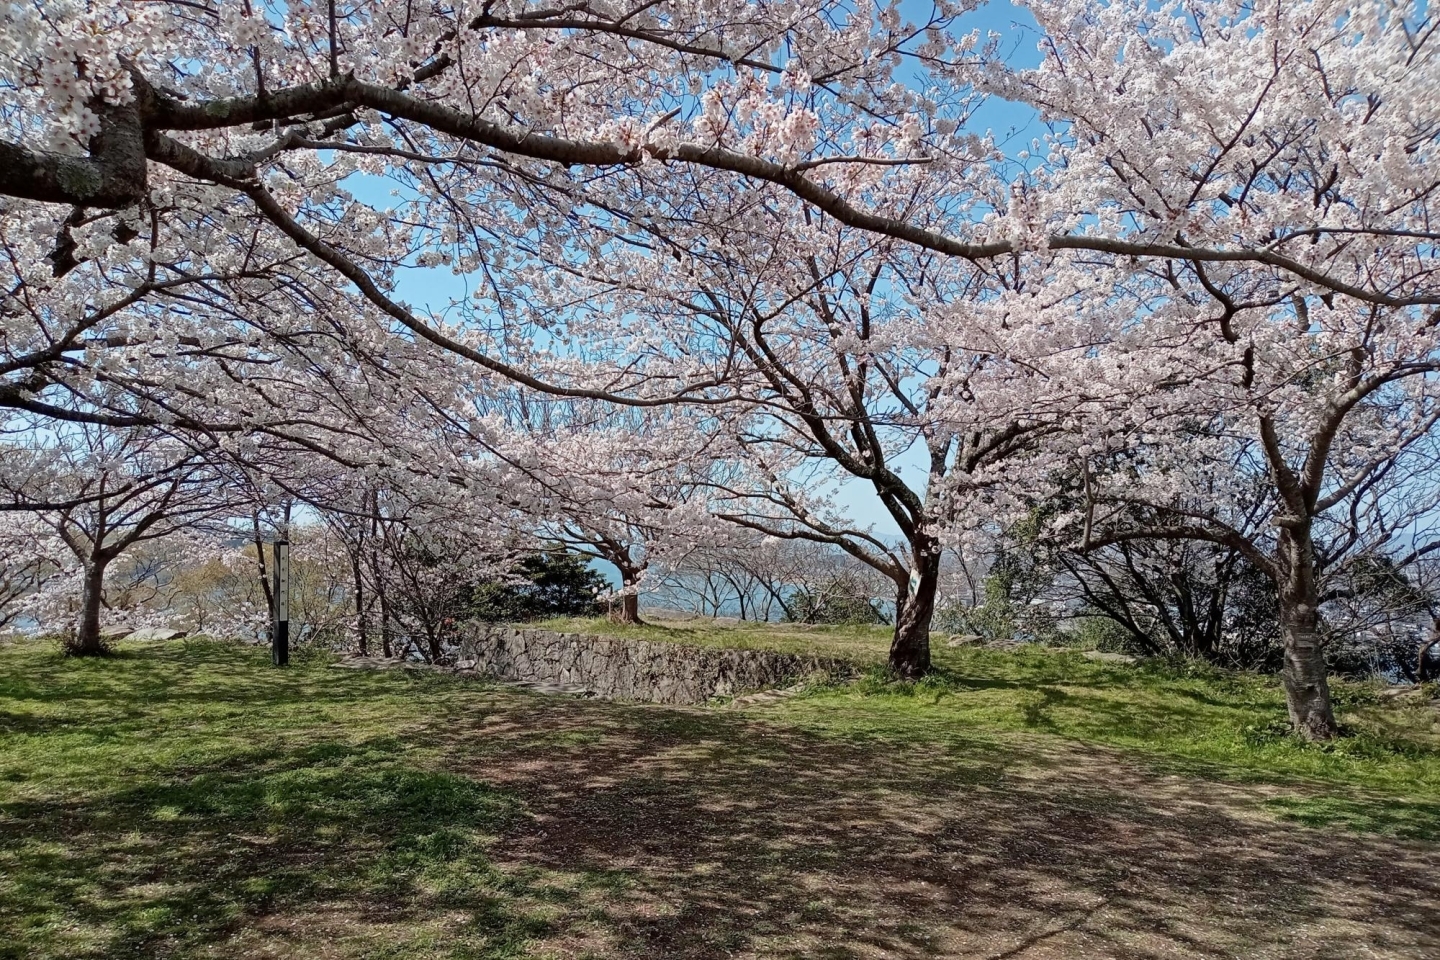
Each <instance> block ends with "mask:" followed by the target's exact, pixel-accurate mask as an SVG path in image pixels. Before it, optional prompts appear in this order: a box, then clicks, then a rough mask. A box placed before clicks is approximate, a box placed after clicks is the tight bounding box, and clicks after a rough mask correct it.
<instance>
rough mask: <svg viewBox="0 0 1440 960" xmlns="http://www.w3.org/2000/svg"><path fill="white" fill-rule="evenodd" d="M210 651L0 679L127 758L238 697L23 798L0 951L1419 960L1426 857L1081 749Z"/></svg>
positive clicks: (27, 788)
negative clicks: (821, 728)
mask: <svg viewBox="0 0 1440 960" xmlns="http://www.w3.org/2000/svg"><path fill="white" fill-rule="evenodd" d="M147 656H148V655H147ZM217 656H219V655H218V654H217ZM226 656H229V657H230V659H228V660H221V661H220V662H219V663H218V664H217V663H211V662H209V660H207V659H204V658H202V659H198V660H197V659H196V658H195V657H193V656H191V655H190V654H184V655H179V654H177V655H173V656H172V655H171V654H169V653H166V652H157V653H156V654H155V655H153V657H151V658H148V659H147V658H141V662H128V661H127V662H121V663H117V664H111V665H109V666H115V667H121V668H123V670H117V671H114V672H112V673H104V672H97V671H93V670H91V669H89V665H82V666H77V667H69V666H66V667H63V668H60V667H56V668H53V669H52V668H50V667H43V668H42V669H38V670H35V671H33V673H25V675H24V676H18V677H17V674H16V672H15V671H11V672H10V673H8V674H4V675H0V698H3V697H4V696H5V691H6V690H15V689H17V687H24V688H25V690H24V691H23V692H24V696H22V697H21V698H19V699H17V700H16V701H15V702H14V703H13V704H9V709H10V711H11V712H12V713H13V714H14V715H15V716H17V717H22V718H23V717H24V716H26V715H29V714H32V713H33V714H36V715H43V716H44V717H45V718H48V717H50V716H51V714H50V713H49V712H48V711H52V710H53V711H58V713H55V714H54V715H55V716H63V717H64V718H65V720H66V723H67V725H68V726H67V728H66V729H67V730H70V729H72V728H73V729H74V730H78V731H82V732H83V731H93V732H94V733H95V734H96V735H100V734H102V733H105V731H106V727H107V725H108V724H110V723H112V721H113V718H114V717H115V716H127V717H130V716H134V717H136V718H138V719H136V720H134V722H133V723H131V724H130V725H129V726H128V727H127V729H126V730H125V731H124V736H125V737H130V738H132V742H134V743H136V744H143V743H144V742H145V740H144V738H145V737H146V736H147V735H149V734H148V732H147V731H148V730H149V728H148V727H147V724H150V723H153V724H156V725H157V727H158V726H159V725H162V724H168V725H169V732H168V733H167V736H172V737H183V735H186V734H187V728H186V727H185V724H187V723H189V722H190V711H191V709H192V705H195V704H205V703H211V702H215V701H216V698H220V700H221V701H222V702H224V703H227V704H237V705H239V708H240V709H239V710H238V712H232V711H229V709H228V708H227V710H226V711H221V712H220V713H218V714H215V715H214V716H212V717H211V718H210V719H207V720H206V721H205V724H206V726H205V730H203V731H199V732H198V733H203V734H204V736H205V737H206V738H207V740H208V742H209V744H210V746H209V747H207V749H209V750H211V751H212V752H209V753H207V752H205V751H201V752H200V753H198V754H196V756H198V757H200V758H201V759H200V760H198V761H197V760H195V759H192V758H191V757H190V756H188V755H186V754H184V753H175V754H171V753H168V752H162V753H160V754H157V755H156V757H155V758H152V761H153V764H154V766H153V768H152V767H145V768H144V769H143V770H142V772H138V773H137V772H135V771H133V770H131V771H128V772H126V771H121V772H120V773H117V774H116V775H114V776H112V777H110V778H108V780H104V779H99V780H97V779H96V778H95V777H94V775H93V772H92V771H90V770H89V768H88V767H84V765H83V764H77V765H76V766H77V769H80V768H83V769H84V770H85V771H86V773H87V776H90V779H88V780H87V781H86V784H85V791H83V792H82V791H81V790H79V789H75V790H67V789H65V784H64V783H55V784H43V783H41V784H36V783H23V784H19V785H18V788H17V789H16V791H15V792H14V794H13V796H14V798H15V799H13V800H10V801H8V802H4V803H3V805H0V957H5V958H7V960H9V958H12V957H13V958H19V957H26V958H27V960H29V958H32V957H36V958H46V960H50V958H59V957H66V958H87V960H88V958H102V957H104V958H120V957H155V958H173V960H191V958H193V960H201V958H206V960H209V958H233V960H249V958H251V957H260V956H268V957H274V956H285V957H314V956H324V957H337V958H350V957H355V958H362V957H363V958H367V960H371V958H379V957H389V958H417V960H418V958H422V957H423V958H439V957H471V958H496V960H498V958H500V957H520V956H531V955H542V956H543V955H550V956H557V957H576V958H579V957H594V958H602V957H603V958H622V957H637V958H639V957H645V958H651V957H656V958H662V957H663V958H680V960H709V958H720V957H752V958H753V957H760V956H764V957H770V958H801V957H806V958H829V960H857V958H879V957H894V958H923V957H973V958H1000V957H1012V958H1025V960H1041V958H1072V957H1116V958H1172V957H1221V956H1225V957H1235V956H1243V957H1246V958H1266V957H1273V958H1279V957H1294V958H1297V960H1298V958H1302V957H1303V958H1319V957H1334V958H1337V960H1338V958H1347V960H1348V958H1350V957H1356V956H1378V957H1392V958H1406V957H1416V958H1420V957H1431V956H1436V955H1440V929H1437V918H1436V915H1435V911H1434V907H1433V905H1434V904H1435V903H1436V902H1440V851H1437V848H1436V847H1435V846H1434V845H1424V844H1419V843H1406V842H1400V841H1391V840H1385V839H1379V838H1359V837H1354V836H1350V835H1346V834H1322V833H1320V832H1318V831H1314V830H1310V829H1307V828H1305V827H1303V826H1291V825H1287V824H1280V823H1276V822H1275V821H1274V820H1273V819H1270V818H1267V817H1266V816H1265V815H1264V813H1263V807H1262V804H1263V803H1264V802H1265V800H1266V796H1265V795H1263V794H1259V793H1247V792H1246V790H1245V788H1238V787H1235V786H1233V785H1229V786H1227V785H1220V784H1214V783H1210V782H1207V781H1204V780H1196V779H1192V778H1181V777H1174V776H1165V775H1163V774H1161V773H1156V772H1154V771H1151V770H1147V769H1144V768H1141V767H1137V766H1136V765H1135V764H1133V763H1130V762H1127V761H1124V760H1123V759H1121V758H1119V757H1118V756H1117V755H1116V754H1114V753H1113V752H1110V751H1106V750H1103V749H1095V748H1091V747H1086V746H1081V745H1073V744H1072V745H1067V744H1065V743H1063V742H1060V741H1058V740H1054V739H1053V738H1045V739H1043V740H1042V739H1039V738H1024V737H1019V736H1017V737H1011V738H1008V739H1003V738H1001V739H997V738H987V737H981V736H973V737H972V736H968V735H966V733H965V731H964V729H963V728H954V727H947V730H946V732H945V735H944V737H943V738H939V739H943V743H935V742H934V741H935V739H937V738H934V737H931V738H928V741H927V738H924V737H922V736H919V733H920V732H922V731H923V724H924V723H926V722H931V721H927V720H926V718H925V717H924V716H922V715H920V714H916V715H914V716H913V717H910V718H909V719H908V720H907V719H906V718H903V717H893V716H887V717H886V718H885V722H884V723H878V721H877V724H876V725H875V726H874V727H873V728H867V729H864V730H860V731H858V732H857V733H855V734H854V735H853V736H850V737H849V739H839V738H834V737H828V736H827V737H822V736H819V735H816V734H814V733H808V732H804V731H802V730H798V729H794V728H790V727H786V726H783V725H781V724H779V723H765V722H758V721H756V720H754V719H752V718H750V717H747V716H745V715H736V714H719V713H716V712H712V711H701V710H672V709H666V708H657V707H641V706H627V705H623V704H606V703H595V702H585V701H578V700H572V699H569V698H547V697H542V696H535V695H522V694H516V693H511V692H506V691H502V690H495V689H487V688H485V687H483V686H480V685H468V684H466V683H465V682H463V681H454V680H447V679H445V678H432V677H429V676H425V677H414V678H412V677H411V676H409V675H405V674H398V675H397V674H390V675H358V674H354V673H350V672H348V671H309V672H306V671H302V670H296V671H292V672H290V673H283V674H282V673H270V672H267V671H266V670H265V669H264V668H262V667H258V666H257V665H256V664H254V663H251V662H250V661H249V660H246V659H244V658H236V657H235V655H233V653H232V654H226ZM251 659H254V658H251ZM127 675H128V676H129V677H130V680H133V683H131V682H129V681H127V679H126V676H127ZM47 683H48V684H53V685H54V686H55V687H56V690H55V691H53V692H47V691H46V690H45V689H43V687H44V685H45V684H47ZM61 688H64V689H61ZM52 693H53V696H52ZM47 698H49V699H47ZM382 704H383V709H382ZM397 704H399V705H401V706H403V707H404V710H403V711H402V710H400V709H399V708H398V707H397V706H396V705H397ZM1041 706H1043V704H1042V705H1041ZM342 707H343V708H344V709H343V710H342V709H341V708H342ZM1046 709H1050V708H1049V707H1046ZM327 711H329V712H327ZM347 711H348V712H347ZM377 712H378V714H379V715H380V716H382V717H383V718H384V721H383V723H382V724H379V728H380V729H381V730H382V732H383V735H374V736H371V735H369V733H368V731H373V730H375V729H376V728H377V724H376V721H375V720H374V717H375V716H376V715H377ZM1043 712H1044V711H1043V710H1042V711H1041V713H1042V714H1043ZM216 717H219V719H216ZM232 718H233V720H234V721H237V722H239V721H249V720H254V721H255V722H256V723H257V724H259V725H257V726H256V727H255V728H254V735H253V740H245V739H243V737H249V735H250V734H249V731H250V730H251V728H250V727H248V726H246V727H244V728H243V730H244V731H246V732H245V734H244V735H243V737H235V736H233V735H232V733H231V731H228V730H226V729H225V726H224V725H225V723H227V722H231V719H232ZM261 719H264V721H265V722H264V723H263V724H261V723H260V720H261ZM1043 719H1044V718H1043V716H1040V717H1037V722H1043ZM911 721H913V722H914V723H915V724H918V725H922V726H917V727H915V728H914V729H912V728H911V727H909V726H906V723H909V722H911ZM128 722H129V721H127V723H128ZM345 724H365V725H366V726H365V727H364V728H363V729H362V728H358V727H353V726H352V727H345ZM51 732H52V731H50V730H49V729H48V727H46V726H45V724H44V723H43V722H42V723H41V725H40V727H39V728H38V729H36V730H35V731H33V732H22V733H21V735H20V737H19V738H17V742H18V740H28V739H29V738H30V736H32V735H33V736H35V737H39V738H41V739H40V740H38V741H36V742H37V743H41V744H44V743H49V742H51V741H49V740H46V739H45V738H46V737H48V736H49V734H50V733H51ZM107 735H108V734H107ZM54 742H56V743H60V744H70V743H71V742H72V740H71V739H70V738H68V737H66V738H60V739H58V740H56V741H54ZM27 756H30V755H29V754H27ZM106 756H109V754H106ZM152 761H147V762H152ZM87 762H88V761H87ZM127 762H128V761H127ZM167 764H168V766H166V765H167ZM42 767H43V768H44V769H46V770H49V769H50V767H45V766H44V765H43V764H39V763H38V761H36V762H35V764H33V765H32V767H31V769H39V768H42ZM20 769H23V767H22V768H20ZM55 769H57V770H58V769H63V767H60V766H56V767H55ZM47 775H48V774H47ZM1287 812H1288V813H1290V814H1292V815H1294V816H1296V817H1297V818H1298V819H1301V820H1302V821H1303V819H1304V817H1305V816H1307V815H1309V814H1310V813H1313V811H1305V810H1291V811H1287Z"/></svg>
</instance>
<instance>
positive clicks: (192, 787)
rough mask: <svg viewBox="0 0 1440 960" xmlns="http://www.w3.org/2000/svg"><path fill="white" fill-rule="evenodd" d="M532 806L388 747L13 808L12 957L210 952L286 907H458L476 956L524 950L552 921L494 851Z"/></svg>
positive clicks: (1, 830) (390, 912) (8, 856)
mask: <svg viewBox="0 0 1440 960" xmlns="http://www.w3.org/2000/svg"><path fill="white" fill-rule="evenodd" d="M518 815H519V814H518V807H517V804H516V803H515V801H514V799H513V798H512V797H510V796H508V795H506V794H505V793H503V792H501V791H497V790H495V789H493V788H490V787H488V786H485V785H483V784H481V783H479V782H477V781H475V780H473V779H471V778H468V777H464V776H459V775H456V774H451V773H445V772H437V771H428V770H420V769H414V768H408V767H405V766H399V765H396V764H395V762H394V750H393V747H391V746H389V745H386V744H381V745H379V747H378V748H376V749H370V748H367V747H366V746H363V745H362V746H360V747H355V746H351V745H345V744H318V745H312V746H309V747H306V748H303V749H299V750H294V751H290V752H276V753H272V754H271V755H269V756H268V757H267V758H266V759H265V760H263V761H258V760H256V759H254V758H252V759H251V761H250V762H248V763H246V764H244V765H243V767H242V769H238V770H233V769H220V768H217V769H209V770H204V771H201V772H198V773H194V774H193V775H191V776H187V777H185V778H184V779H168V780H156V781H154V782H149V783H143V784H139V785H136V786H133V787H130V788H128V789H124V790H120V791H116V792H113V793H109V794H106V795H103V796H98V797H94V798H92V799H86V800H84V801H77V802H69V803H59V804H57V803H54V802H51V801H45V802H34V803H28V802H17V803H7V804H4V805H0V875H3V876H4V877H5V878H6V879H4V880H0V890H3V895H0V930H3V931H5V936H4V937H0V957H5V958H7V960H8V958H11V957H13V958H16V960H19V958H21V957H33V956H64V957H73V958H83V957H96V958H101V957H104V958H117V957H167V958H182V957H199V956H202V955H205V956H208V955H212V953H213V950H214V947H215V945H216V944H219V943H224V942H225V941H227V940H230V939H235V938H240V939H243V938H244V935H245V934H246V931H247V929H248V928H250V927H251V926H252V925H256V924H260V925H265V924H266V923H267V921H269V920H273V919H274V918H284V917H295V916H297V915H299V916H303V915H305V914H309V913H315V914H325V913H329V914H331V915H335V914H343V915H344V922H345V923H346V924H348V925H350V926H351V927H352V928H353V927H354V925H355V924H357V923H359V924H360V925H361V927H362V928H363V927H364V926H366V925H380V926H381V927H384V928H395V927H397V925H398V926H399V927H401V928H403V927H405V926H406V925H411V926H413V925H414V924H415V923H416V922H417V921H421V920H425V919H428V918H429V917H431V916H433V915H437V914H444V913H446V912H458V913H460V914H462V915H464V916H467V917H469V918H470V920H469V923H470V924H471V926H472V927H473V929H472V930H470V931H469V932H468V934H467V932H466V931H463V930H461V931H458V932H456V931H452V934H454V938H455V939H456V942H457V943H458V942H468V943H469V944H470V945H471V946H472V947H473V948H474V949H473V951H472V952H471V953H470V954H469V955H471V956H475V957H487V956H504V955H510V954H511V953H513V950H514V948H515V947H516V945H517V944H518V943H523V942H524V941H526V940H529V939H531V938H533V937H536V936H539V935H542V934H543V933H544V932H545V931H546V930H547V929H548V927H547V925H546V923H545V921H544V920H543V919H541V918H537V917H535V916H527V915H526V913H525V912H524V911H522V910H518V909H512V908H513V907H515V906H516V905H517V904H519V903H520V901H521V900H522V899H523V893H524V891H521V890H520V889H518V888H517V887H516V886H515V884H514V883H513V882H512V881H511V880H510V879H509V878H506V877H503V876H502V875H500V874H498V873H496V872H495V871H494V869H493V868H492V867H491V865H490V863H489V861H488V860H487V858H486V857H485V855H484V847H485V844H486V842H487V838H488V837H489V836H490V835H492V834H493V833H494V831H496V830H498V829H501V828H503V827H504V826H505V824H507V823H509V822H510V821H513V820H514V819H515V818H516V817H517V816H518ZM270 927H271V929H270V930H269V932H268V933H267V938H268V939H269V940H271V941H274V940H277V939H278V940H280V941H282V942H283V941H284V940H285V939H286V937H287V932H286V930H285V923H280V924H278V925H277V924H274V923H271V924H270ZM313 933H314V931H310V934H309V935H313ZM402 939H403V938H402ZM222 955H223V952H222ZM396 955H400V954H396ZM427 955H428V954H427Z"/></svg>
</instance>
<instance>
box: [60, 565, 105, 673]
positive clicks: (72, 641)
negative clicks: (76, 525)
mask: <svg viewBox="0 0 1440 960" xmlns="http://www.w3.org/2000/svg"><path fill="white" fill-rule="evenodd" d="M104 596H105V564H103V563H100V562H91V563H87V564H86V565H85V573H84V578H83V598H82V600H81V603H80V616H79V618H78V619H77V620H76V622H75V635H74V636H73V637H71V638H67V640H66V642H65V652H66V653H68V654H69V655H70V656H72V657H98V656H103V655H104V654H105V653H106V652H107V651H106V649H105V643H104V641H103V639H102V638H101V636H100V607H101V605H102V604H103V601H104Z"/></svg>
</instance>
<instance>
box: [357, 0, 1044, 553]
mask: <svg viewBox="0 0 1440 960" xmlns="http://www.w3.org/2000/svg"><path fill="white" fill-rule="evenodd" d="M906 6H907V8H908V9H907V13H909V15H910V16H911V17H913V18H916V19H919V18H921V17H923V16H924V15H925V11H926V10H928V4H924V3H921V2H914V3H908V4H907V5H906ZM957 29H958V30H959V31H960V32H961V33H964V32H968V31H970V30H979V31H980V32H981V34H982V36H983V35H984V34H986V33H988V32H990V31H993V32H995V33H998V34H1000V36H1001V38H1002V39H1001V49H1002V51H1004V52H1005V54H1006V55H1007V57H1008V58H1009V59H1010V62H1011V63H1013V64H1015V65H1017V66H1032V65H1034V64H1036V63H1038V62H1039V59H1040V55H1039V53H1038V51H1037V50H1036V42H1037V39H1038V36H1039V31H1038V28H1037V27H1036V25H1035V21H1034V19H1033V18H1032V17H1031V16H1030V14H1029V12H1028V11H1026V10H1022V9H1019V8H1017V7H1015V6H1014V5H1013V4H1011V3H1009V2H1006V0H994V2H991V3H987V4H985V5H983V6H982V7H980V8H979V9H977V10H975V11H973V12H971V13H970V14H967V15H966V16H965V17H963V18H961V20H960V22H959V24H958V27H957ZM973 127H974V129H975V130H976V131H977V132H982V131H984V130H987V129H988V130H990V131H992V132H993V133H994V135H995V137H996V139H997V141H999V142H1001V143H1002V147H1003V148H1004V149H1006V151H1007V152H1008V153H1014V152H1018V151H1019V150H1022V149H1026V148H1027V147H1028V146H1029V144H1030V141H1031V138H1032V137H1034V136H1036V135H1038V125H1037V124H1036V123H1035V117H1034V114H1033V111H1031V110H1030V109H1029V108H1028V107H1022V106H1017V105H1015V104H1011V103H1006V102H1003V101H991V102H989V103H986V104H985V105H984V106H982V107H981V109H980V110H979V112H977V114H976V116H975V119H974V123H973ZM1012 132H1013V134H1014V135H1013V136H1009V137H1007V134H1010V133H1012ZM349 185H350V187H351V189H352V190H353V191H354V193H355V194H356V196H357V197H359V198H361V199H363V200H365V201H367V202H370V203H374V204H377V205H385V204H386V203H387V202H388V197H389V194H390V191H391V190H392V189H393V187H394V184H392V183H391V182H389V181H388V180H384V179H381V178H370V177H360V176H357V177H355V178H352V181H351V183H350V184H349ZM471 289H472V283H471V281H470V278H468V277H465V276H456V275H455V274H453V273H452V272H451V271H450V270H449V269H448V268H444V267H440V268H433V269H419V268H417V269H411V270H406V271H403V272H402V275H401V277H400V278H399V282H398V287H397V292H398V294H399V298H400V299H401V300H403V301H405V302H406V303H408V304H409V305H410V306H412V307H414V308H417V309H420V310H424V311H435V312H443V311H444V310H445V309H446V308H447V307H448V305H449V304H450V303H451V302H452V301H453V300H459V299H463V298H465V297H466V296H467V295H468V294H469V292H470V290H471ZM923 454H924V451H923V449H915V450H912V451H911V452H910V453H909V454H907V455H906V456H904V457H902V458H901V459H900V462H899V468H900V472H901V474H902V476H904V477H905V478H906V480H907V481H910V482H912V483H913V484H915V485H916V486H917V487H918V486H920V485H923V482H924V467H923V466H922V463H923ZM837 499H838V502H839V504H840V505H841V506H842V508H843V509H845V510H846V512H848V513H849V515H850V518H851V520H852V521H853V522H855V523H857V524H860V525H865V526H869V525H873V526H874V528H875V529H876V531H877V532H880V533H882V534H887V535H895V534H897V533H898V530H897V529H896V528H895V526H894V523H893V521H892V520H891V519H890V517H889V516H888V515H887V514H886V513H885V511H884V509H883V508H882V507H881V506H880V504H879V502H878V501H877V500H876V499H875V496H874V493H873V491H872V490H871V489H870V488H869V487H868V485H865V484H859V483H847V484H845V485H843V486H842V487H841V488H840V491H839V494H838V498H837Z"/></svg>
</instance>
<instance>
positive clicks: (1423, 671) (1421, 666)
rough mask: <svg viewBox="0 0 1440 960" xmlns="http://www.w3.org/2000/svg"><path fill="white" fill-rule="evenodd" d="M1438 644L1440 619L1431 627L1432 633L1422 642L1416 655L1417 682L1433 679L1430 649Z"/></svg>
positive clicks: (1439, 639) (1439, 640) (1439, 642)
mask: <svg viewBox="0 0 1440 960" xmlns="http://www.w3.org/2000/svg"><path fill="white" fill-rule="evenodd" d="M1436 645H1440V621H1437V622H1436V623H1435V624H1434V625H1433V626H1432V627H1431V628H1430V633H1429V635H1427V636H1426V637H1425V639H1424V640H1423V641H1421V643H1420V651H1419V652H1418V653H1417V654H1416V655H1415V682H1416V683H1425V682H1426V681H1428V680H1431V679H1433V678H1432V677H1431V673H1432V672H1433V671H1431V669H1430V651H1431V649H1432V648H1434V647H1435V646H1436Z"/></svg>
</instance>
